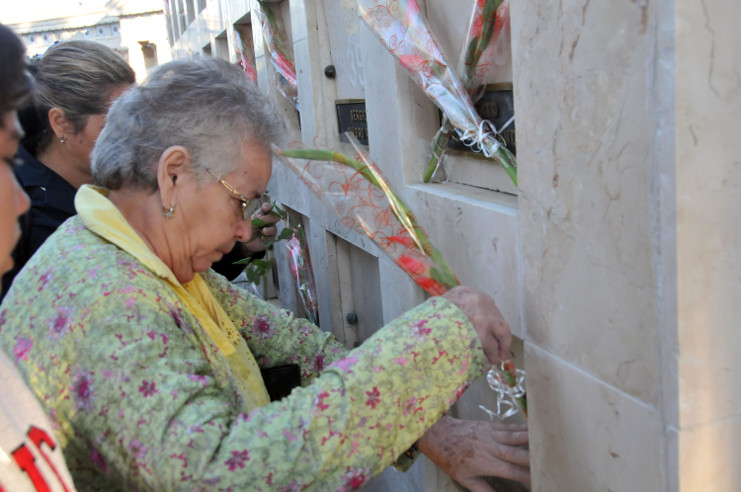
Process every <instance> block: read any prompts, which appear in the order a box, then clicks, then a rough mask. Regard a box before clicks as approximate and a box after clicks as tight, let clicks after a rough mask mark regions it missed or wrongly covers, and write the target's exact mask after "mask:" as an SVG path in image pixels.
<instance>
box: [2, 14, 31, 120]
mask: <svg viewBox="0 0 741 492" xmlns="http://www.w3.org/2000/svg"><path fill="white" fill-rule="evenodd" d="M25 52H26V48H25V47H24V46H23V43H21V40H20V39H18V36H16V35H15V33H14V32H13V31H11V30H10V28H8V27H7V26H4V25H3V24H0V67H1V68H0V113H7V112H8V111H13V110H15V109H18V108H19V107H20V106H21V105H22V104H23V103H24V101H25V100H26V99H27V98H28V97H29V96H30V95H31V89H32V87H33V85H32V82H31V78H30V77H29V76H28V73H26V67H25V61H24V60H25ZM0 125H2V122H0Z"/></svg>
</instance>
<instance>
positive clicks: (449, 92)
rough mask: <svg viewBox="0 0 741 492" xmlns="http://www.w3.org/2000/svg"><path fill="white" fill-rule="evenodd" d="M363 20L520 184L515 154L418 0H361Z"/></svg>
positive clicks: (462, 132) (471, 140) (462, 135)
mask: <svg viewBox="0 0 741 492" xmlns="http://www.w3.org/2000/svg"><path fill="white" fill-rule="evenodd" d="M358 7H359V10H360V14H361V16H362V18H363V20H364V21H365V22H366V23H367V24H368V26H369V27H370V28H371V30H372V31H373V32H374V33H375V34H376V35H377V36H378V38H379V39H380V41H381V43H383V45H384V46H385V47H386V49H388V51H389V52H390V53H391V54H392V55H394V56H395V57H396V58H397V59H398V60H399V63H401V65H402V66H403V67H404V68H405V69H406V70H407V72H408V73H409V76H410V77H411V78H412V80H414V81H415V82H416V84H417V85H418V86H419V87H420V89H422V91H423V92H424V93H425V94H426V95H427V97H429V98H430V99H431V100H432V101H433V102H434V103H435V104H436V105H437V106H438V107H439V108H440V109H441V110H442V112H443V113H444V114H445V116H446V117H447V118H448V119H449V120H450V122H451V124H452V125H453V127H455V129H456V133H457V134H458V138H459V139H460V140H461V141H462V142H464V143H465V144H466V145H469V146H471V147H472V148H474V149H478V150H481V152H483V153H484V155H486V156H487V157H494V158H496V159H497V160H498V161H499V162H500V163H501V164H502V166H503V167H504V169H505V170H506V171H507V174H508V175H509V176H510V178H511V179H512V181H513V182H514V183H515V184H517V171H516V167H515V159H514V156H513V155H512V153H511V152H510V151H509V150H507V149H506V148H505V147H504V146H503V145H502V144H501V142H500V141H499V139H498V138H497V137H498V136H497V134H496V129H494V128H492V126H491V124H488V123H487V122H485V121H483V120H482V119H481V117H480V116H479V114H478V113H477V112H476V109H475V108H474V106H473V103H472V101H471V98H470V97H469V95H468V91H467V90H466V88H465V87H464V85H463V84H462V83H461V81H460V78H459V77H458V76H457V75H456V73H455V71H454V70H452V69H451V67H450V65H449V63H448V62H447V59H446V57H445V55H444V54H443V52H442V50H441V49H440V45H439V43H438V41H437V39H436V37H435V35H434V33H433V32H432V30H431V29H430V28H429V26H428V24H427V20H426V19H425V18H424V17H423V16H422V14H421V13H420V11H419V5H418V4H417V0H393V1H388V0H386V1H380V0H358Z"/></svg>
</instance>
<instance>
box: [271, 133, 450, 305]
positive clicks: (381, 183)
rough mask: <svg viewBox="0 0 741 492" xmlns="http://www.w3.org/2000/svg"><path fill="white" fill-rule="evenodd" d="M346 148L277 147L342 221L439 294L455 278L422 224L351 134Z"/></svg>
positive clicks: (280, 153)
mask: <svg viewBox="0 0 741 492" xmlns="http://www.w3.org/2000/svg"><path fill="white" fill-rule="evenodd" d="M346 135H347V137H348V140H349V141H350V142H351V143H350V146H349V147H345V148H346V149H347V151H346V153H344V154H343V153H339V152H333V151H327V150H316V149H304V148H299V149H290V150H285V151H283V150H280V149H277V150H276V154H277V155H278V156H279V157H280V159H281V160H282V161H283V162H284V163H285V164H286V165H287V166H288V167H289V168H290V169H291V170H293V171H294V172H295V173H296V174H297V175H298V177H299V178H300V179H301V181H303V182H304V183H305V184H306V185H307V186H308V187H309V188H311V190H312V191H313V192H314V194H316V196H317V197H318V198H319V199H320V200H321V201H322V202H323V203H324V204H325V205H327V206H328V207H329V208H330V209H331V210H332V211H334V213H335V214H336V215H337V217H338V218H339V219H340V222H341V223H342V224H343V225H344V226H346V227H348V228H349V229H352V230H354V231H356V232H358V233H360V234H363V235H365V236H368V237H369V238H370V239H372V240H373V242H374V243H375V244H376V245H377V246H378V247H379V248H380V249H381V250H382V251H383V252H384V253H386V254H387V255H388V256H389V257H390V258H391V259H392V260H393V261H394V262H395V263H396V264H397V265H398V266H399V267H400V268H401V269H402V270H404V271H405V272H406V273H407V274H408V275H409V276H410V277H411V278H412V279H413V280H414V281H415V282H416V283H417V284H418V285H419V286H420V287H422V288H423V289H424V290H425V291H426V292H427V293H429V294H430V295H433V296H436V295H441V294H443V293H444V292H445V291H447V290H448V289H449V288H451V287H454V286H455V285H458V279H457V278H456V277H455V275H454V274H453V272H452V271H451V270H450V268H449V267H448V265H447V263H446V262H445V261H444V260H443V258H442V255H441V254H440V252H439V251H438V250H437V248H435V247H434V246H433V244H432V243H431V242H430V240H429V238H428V236H427V234H426V233H425V231H424V229H422V227H420V225H419V224H418V223H417V219H416V218H415V217H414V215H413V214H412V212H411V211H410V210H409V209H408V208H407V206H406V205H405V204H404V203H403V202H402V201H401V200H400V199H399V197H398V195H396V194H395V193H394V192H393V191H392V190H391V187H390V186H389V185H388V183H387V182H386V180H385V179H384V178H383V176H382V174H381V171H380V169H379V168H378V166H376V164H375V163H373V162H372V161H371V160H370V159H369V157H368V155H367V154H366V152H365V151H364V150H363V149H362V146H361V144H360V143H358V141H357V139H355V137H354V136H353V135H351V134H349V133H348V134H346Z"/></svg>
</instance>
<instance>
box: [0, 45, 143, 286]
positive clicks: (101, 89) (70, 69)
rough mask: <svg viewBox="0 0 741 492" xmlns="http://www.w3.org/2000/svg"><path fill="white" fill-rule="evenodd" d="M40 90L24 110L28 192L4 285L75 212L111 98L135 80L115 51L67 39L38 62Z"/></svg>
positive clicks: (23, 170) (22, 178)
mask: <svg viewBox="0 0 741 492" xmlns="http://www.w3.org/2000/svg"><path fill="white" fill-rule="evenodd" d="M35 79H36V87H35V95H34V100H33V102H32V103H31V104H29V105H27V106H26V107H24V108H23V109H21V110H20V115H19V116H20V122H21V125H22V126H23V128H24V129H25V132H26V136H25V137H24V139H23V141H22V142H21V148H20V149H19V152H18V158H19V159H20V160H21V162H22V164H23V165H22V166H19V167H18V169H17V170H16V175H17V178H18V181H19V182H20V184H21V186H22V187H23V189H24V190H25V191H26V193H27V194H28V196H29V197H30V198H31V211H30V212H29V213H28V214H26V215H25V216H24V217H23V219H22V221H21V227H22V235H21V240H20V241H19V243H18V246H17V247H16V249H15V251H14V252H13V258H14V262H15V267H14V268H13V270H12V271H11V272H9V273H7V274H6V275H5V276H3V291H7V289H8V287H9V286H10V283H11V282H12V280H13V278H14V277H15V275H16V274H17V273H18V270H20V269H21V268H22V267H23V265H25V264H26V262H27V261H28V259H29V258H30V257H31V255H32V254H33V253H34V252H35V251H36V250H37V249H38V248H39V246H41V244H42V243H43V242H44V241H45V240H46V238H47V237H49V235H50V234H51V233H52V232H54V231H55V230H56V229H57V228H58V227H59V226H60V225H61V224H62V222H64V221H65V220H67V219H68V218H69V217H71V216H72V215H74V214H75V208H74V196H75V193H76V192H77V189H78V188H79V187H80V186H82V185H83V184H85V183H89V182H91V181H92V177H91V172H90V154H91V152H92V150H93V146H94V145H95V140H96V139H97V138H98V135H99V134H100V132H101V130H102V129H103V126H104V125H105V116H106V113H107V112H108V109H109V108H110V105H111V103H112V102H113V101H114V100H115V99H116V98H118V97H119V96H120V95H121V93H123V91H125V90H126V89H127V88H128V87H129V86H131V85H132V84H134V83H135V81H136V79H135V75H134V71H133V70H132V69H131V67H129V65H128V64H127V63H126V61H124V59H123V58H122V57H121V56H120V55H119V54H118V53H116V52H115V51H113V50H112V49H110V48H108V47H107V46H105V45H102V44H100V43H95V42H92V41H65V42H62V43H59V44H56V45H54V46H52V47H51V48H49V49H48V50H47V51H46V52H45V53H44V55H43V56H42V57H41V58H40V59H39V60H38V61H37V64H36V65H35Z"/></svg>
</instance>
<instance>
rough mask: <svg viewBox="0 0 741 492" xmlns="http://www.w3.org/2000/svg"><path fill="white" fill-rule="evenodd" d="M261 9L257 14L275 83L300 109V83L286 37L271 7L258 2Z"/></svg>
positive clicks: (279, 90)
mask: <svg viewBox="0 0 741 492" xmlns="http://www.w3.org/2000/svg"><path fill="white" fill-rule="evenodd" d="M258 4H259V6H260V8H258V9H256V10H255V12H256V14H257V16H258V18H259V19H260V25H261V26H262V35H263V39H264V40H265V48H266V49H267V50H268V53H269V54H270V61H271V64H272V65H273V68H274V69H275V82H276V88H277V89H278V92H280V93H281V94H282V95H283V96H284V97H286V98H288V99H289V100H290V101H291V102H293V104H294V106H296V110H298V109H299V103H298V82H297V80H296V69H295V66H294V64H293V57H292V56H291V54H290V51H289V50H288V48H287V44H288V43H286V37H285V35H284V34H283V31H282V30H281V29H280V27H279V26H278V22H277V20H276V18H275V14H274V13H273V11H272V10H271V8H270V6H269V5H267V4H265V3H263V2H260V1H259V0H258Z"/></svg>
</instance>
